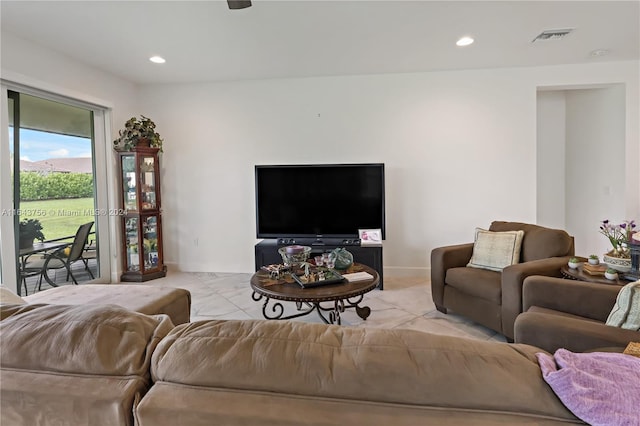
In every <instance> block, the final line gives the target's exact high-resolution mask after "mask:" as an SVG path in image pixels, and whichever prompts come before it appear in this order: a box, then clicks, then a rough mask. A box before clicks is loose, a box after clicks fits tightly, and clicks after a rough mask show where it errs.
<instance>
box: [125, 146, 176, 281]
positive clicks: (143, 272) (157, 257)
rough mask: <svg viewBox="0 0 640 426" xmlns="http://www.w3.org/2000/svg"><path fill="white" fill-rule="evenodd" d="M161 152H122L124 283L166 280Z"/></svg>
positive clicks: (134, 149) (138, 147)
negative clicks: (161, 193) (163, 252)
mask: <svg viewBox="0 0 640 426" xmlns="http://www.w3.org/2000/svg"><path fill="white" fill-rule="evenodd" d="M158 151H159V149H158V148H150V147H145V146H137V147H135V148H133V149H132V150H131V151H119V152H118V157H119V164H120V183H121V185H120V188H121V193H122V210H123V211H122V247H123V253H124V256H123V265H122V266H123V273H122V276H121V280H122V281H148V280H152V279H155V278H160V277H164V276H165V275H166V274H167V268H166V266H165V265H164V260H163V256H162V211H161V209H160V170H159V166H160V165H159V159H158Z"/></svg>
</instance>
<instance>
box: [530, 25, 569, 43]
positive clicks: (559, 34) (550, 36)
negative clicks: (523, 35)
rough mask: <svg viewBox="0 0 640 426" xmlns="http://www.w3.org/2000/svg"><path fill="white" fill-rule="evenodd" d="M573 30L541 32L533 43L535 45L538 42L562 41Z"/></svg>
mask: <svg viewBox="0 0 640 426" xmlns="http://www.w3.org/2000/svg"><path fill="white" fill-rule="evenodd" d="M571 31H573V28H565V29H562V30H546V31H543V32H541V33H540V34H538V35H537V37H536V38H534V39H533V40H532V41H531V43H535V42H537V41H550V40H560V39H563V38H565V37H566V36H567V35H568V34H569V33H570V32H571Z"/></svg>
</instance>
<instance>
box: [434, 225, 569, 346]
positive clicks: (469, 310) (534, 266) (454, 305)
mask: <svg viewBox="0 0 640 426" xmlns="http://www.w3.org/2000/svg"><path fill="white" fill-rule="evenodd" d="M489 230H490V231H518V230H522V231H524V237H523V239H522V248H521V251H520V263H518V264H516V265H511V266H508V267H506V268H504V269H503V270H502V271H501V272H495V271H490V270H486V269H478V268H471V267H467V263H469V260H470V259H471V255H472V253H473V243H469V244H460V245H455V246H447V247H438V248H435V249H433V251H432V252H431V294H432V297H433V302H434V303H435V305H436V308H437V309H438V310H439V311H440V312H443V313H445V314H446V313H447V310H448V309H451V310H453V311H454V312H455V313H457V314H460V315H464V316H466V317H468V318H470V319H472V320H474V321H476V322H477V323H479V324H482V325H484V326H485V327H489V328H491V329H493V330H495V331H497V332H499V333H502V334H503V335H505V336H506V337H507V338H508V339H509V340H512V339H513V338H514V331H513V324H514V322H515V320H516V317H517V316H518V314H520V313H521V312H522V283H523V281H524V279H525V278H527V277H528V276H530V275H546V276H554V277H560V276H561V274H560V267H561V266H562V265H564V264H566V263H567V261H568V260H569V258H570V257H572V256H573V254H574V250H575V249H574V243H573V237H572V236H570V235H569V234H567V233H566V232H565V231H562V230H559V229H550V228H544V227H542V226H538V225H532V224H526V223H519V222H493V223H492V224H491V226H490V227H489Z"/></svg>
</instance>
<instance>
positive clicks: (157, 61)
mask: <svg viewBox="0 0 640 426" xmlns="http://www.w3.org/2000/svg"><path fill="white" fill-rule="evenodd" d="M149 60H150V61H151V62H153V63H154V64H164V63H165V62H167V61H166V60H165V59H164V58H163V57H162V56H152V57H150V58H149Z"/></svg>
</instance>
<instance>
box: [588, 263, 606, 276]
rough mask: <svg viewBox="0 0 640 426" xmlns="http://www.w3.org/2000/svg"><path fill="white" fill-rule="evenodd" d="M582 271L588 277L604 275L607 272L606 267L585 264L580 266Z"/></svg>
mask: <svg viewBox="0 0 640 426" xmlns="http://www.w3.org/2000/svg"><path fill="white" fill-rule="evenodd" d="M582 270H583V271H584V272H585V273H587V274H589V275H604V273H605V271H606V270H607V265H603V264H599V265H592V264H590V263H587V262H585V263H583V264H582Z"/></svg>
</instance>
